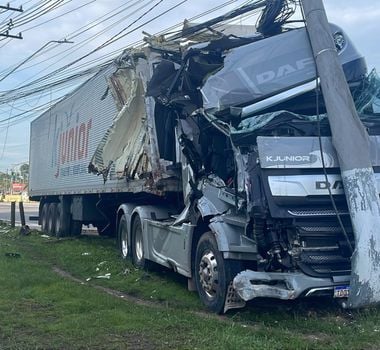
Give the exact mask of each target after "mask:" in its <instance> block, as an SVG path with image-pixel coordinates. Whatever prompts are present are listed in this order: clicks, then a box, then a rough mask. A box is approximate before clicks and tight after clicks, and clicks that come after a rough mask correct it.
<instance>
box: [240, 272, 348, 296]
mask: <svg viewBox="0 0 380 350" xmlns="http://www.w3.org/2000/svg"><path fill="white" fill-rule="evenodd" d="M349 283H350V276H332V277H329V278H316V277H311V276H307V275H305V274H303V273H299V272H294V273H283V272H257V271H251V270H245V271H242V272H240V273H239V274H238V275H237V276H236V277H235V278H234V280H233V287H234V289H235V291H236V293H237V294H238V295H239V296H240V298H242V299H243V300H244V301H248V300H251V299H254V298H259V297H265V298H276V299H282V300H292V299H296V298H298V297H299V296H311V295H313V294H316V293H318V292H321V291H329V290H331V291H333V290H334V287H338V286H342V285H346V286H347V285H349Z"/></svg>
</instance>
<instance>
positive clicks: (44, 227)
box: [41, 203, 49, 233]
mask: <svg viewBox="0 0 380 350" xmlns="http://www.w3.org/2000/svg"><path fill="white" fill-rule="evenodd" d="M48 211H49V203H44V204H43V206H42V210H41V230H42V231H43V232H46V233H47V231H48Z"/></svg>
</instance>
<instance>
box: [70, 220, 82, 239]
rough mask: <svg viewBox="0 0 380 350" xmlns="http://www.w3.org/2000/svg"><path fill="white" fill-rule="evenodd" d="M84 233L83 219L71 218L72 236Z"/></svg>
mask: <svg viewBox="0 0 380 350" xmlns="http://www.w3.org/2000/svg"><path fill="white" fill-rule="evenodd" d="M81 233H82V221H78V220H72V219H71V220H70V236H80V234H81Z"/></svg>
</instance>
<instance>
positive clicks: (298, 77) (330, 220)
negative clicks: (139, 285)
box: [30, 4, 380, 312]
mask: <svg viewBox="0 0 380 350" xmlns="http://www.w3.org/2000/svg"><path fill="white" fill-rule="evenodd" d="M261 5H262V4H261ZM255 8H256V7H255V6H254V5H247V6H245V7H243V8H240V9H238V10H236V11H233V12H232V13H229V14H227V15H225V16H222V17H220V18H216V19H213V20H211V21H209V22H207V23H205V24H202V25H191V24H189V23H187V24H186V26H185V27H184V29H183V31H182V33H181V34H179V35H174V36H173V35H172V36H169V37H167V38H163V37H159V38H156V37H148V38H146V42H147V43H146V45H144V46H142V47H139V48H137V49H130V50H126V51H125V52H124V53H123V54H122V55H121V56H120V57H119V58H118V59H117V60H116V61H115V62H113V63H112V64H110V65H109V66H107V67H104V68H103V69H101V70H100V71H99V72H98V73H97V74H96V75H95V76H94V77H92V78H91V79H89V80H88V81H87V82H86V83H84V84H83V85H82V86H80V87H79V88H78V89H77V90H75V91H74V92H73V93H71V94H69V95H68V96H66V97H65V98H64V99H63V100H62V101H60V102H59V103H57V104H56V105H55V106H53V107H52V108H51V109H49V110H48V111H46V112H45V113H44V114H43V115H41V116H40V117H39V118H37V119H36V120H34V121H33V122H32V125H31V145H30V196H31V199H32V200H39V201H40V223H41V225H42V228H43V229H44V230H45V231H47V232H49V233H50V234H52V235H57V236H67V235H77V234H80V231H81V227H82V225H83V224H92V225H94V226H96V227H97V228H98V231H99V233H100V234H107V235H114V236H115V237H116V239H117V242H118V247H119V250H120V253H121V255H122V256H123V257H124V258H126V257H128V256H131V258H132V260H133V263H134V264H135V265H137V266H139V267H144V266H145V265H146V264H147V263H148V262H154V263H158V264H161V265H163V266H166V267H168V268H171V269H173V270H175V271H177V272H178V273H180V274H182V275H184V276H186V277H188V279H189V286H190V287H192V288H193V287H194V288H195V289H196V290H197V291H198V293H199V295H200V298H201V299H202V301H203V302H204V304H205V305H206V306H208V307H209V308H210V309H211V310H213V311H215V312H223V311H225V310H227V309H229V308H233V307H240V306H243V305H244V303H245V301H247V300H249V299H253V298H256V297H273V298H280V299H294V298H297V297H302V296H310V295H318V294H326V293H330V294H332V295H335V296H337V297H346V296H347V292H348V285H349V280H350V269H351V266H350V257H351V255H352V251H351V248H350V247H352V245H353V244H354V237H353V233H352V227H351V223H350V219H349V215H348V210H347V204H346V201H345V197H344V192H343V187H342V183H341V179H340V176H339V163H338V160H337V156H336V153H335V151H334V148H333V146H332V144H331V140H330V135H331V134H330V130H329V126H328V122H327V118H325V116H324V115H321V116H318V117H316V107H317V106H316V105H317V103H318V104H319V110H320V111H321V112H322V113H323V112H324V105H323V100H322V98H319V100H317V99H316V96H318V95H319V96H320V97H321V92H320V91H318V92H317V91H316V88H315V86H316V84H315V81H316V79H317V77H316V69H315V64H314V60H313V56H312V53H311V49H310V44H309V40H308V37H307V32H306V29H305V28H304V27H301V28H297V29H286V23H285V22H286V18H285V17H284V16H280V15H279V16H280V18H282V20H283V22H281V23H280V24H281V25H279V22H278V21H275V22H273V17H271V16H269V17H270V18H268V11H267V12H265V11H264V15H263V17H262V19H261V21H260V25H259V27H258V31H254V30H253V29H252V27H241V26H232V25H226V24H225V23H224V21H227V20H229V19H231V18H234V17H236V16H237V15H240V14H242V13H246V12H247V11H250V10H253V9H255ZM279 11H281V8H280V9H279ZM279 14H280V12H279ZM331 31H332V35H333V36H334V39H335V43H336V48H337V51H338V53H339V57H340V59H341V63H342V66H343V69H344V71H345V74H346V78H347V81H348V83H349V84H350V87H351V89H352V91H353V92H355V96H357V101H359V102H358V104H359V105H360V106H359V107H360V112H361V117H362V121H363V123H364V124H365V125H366V126H367V128H368V130H369V133H370V134H371V140H372V148H373V150H374V152H373V157H372V158H373V165H374V169H375V171H377V170H378V169H379V166H380V157H379V154H380V153H379V152H376V150H378V144H379V142H380V138H379V137H378V136H377V135H378V134H379V131H380V128H379V126H380V123H379V121H378V119H377V117H376V113H375V111H374V110H373V108H372V107H371V106H372V105H371V101H372V100H373V98H375V96H374V95H373V91H374V90H373V89H372V90H371V89H370V87H371V86H372V85H371V84H373V77H368V76H367V75H366V65H365V61H364V59H363V57H361V56H360V55H359V54H358V52H357V51H356V50H355V48H354V47H353V45H352V43H351V42H350V40H349V38H347V36H346V35H345V33H344V32H343V31H342V30H341V29H340V28H338V27H336V26H333V25H332V26H331ZM371 91H372V94H371ZM359 107H358V108H359ZM321 145H322V146H323V147H322V149H321V147H320V146H321ZM322 155H323V157H322ZM325 173H326V174H327V175H326V174H325ZM329 189H330V191H329ZM331 197H333V199H334V201H335V204H336V208H334V206H333V205H332V198H331ZM337 215H339V216H340V220H338V218H337Z"/></svg>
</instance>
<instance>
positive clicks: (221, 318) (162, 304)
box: [53, 266, 260, 349]
mask: <svg viewBox="0 0 380 350" xmlns="http://www.w3.org/2000/svg"><path fill="white" fill-rule="evenodd" d="M53 271H54V272H55V273H57V274H58V275H59V276H61V277H63V278H66V279H68V280H71V281H73V282H76V283H79V284H82V285H87V286H89V287H91V288H94V289H96V290H99V291H101V292H103V293H106V294H109V295H112V296H114V297H116V298H120V299H123V300H126V301H128V302H131V303H134V304H137V305H140V306H147V307H152V308H159V309H171V308H172V307H171V306H168V304H167V303H166V302H160V301H156V302H155V301H149V300H144V299H140V298H138V297H136V296H133V295H131V294H127V293H123V292H121V291H119V290H115V289H111V288H107V287H103V286H99V285H97V284H93V283H89V282H86V281H84V280H82V279H80V278H77V277H75V276H73V275H72V274H70V273H69V272H67V271H64V270H62V269H60V268H59V267H57V266H54V267H53ZM189 312H190V313H191V314H193V315H196V316H199V317H202V318H205V319H210V320H219V321H223V322H231V319H230V318H229V317H227V316H225V315H217V314H214V313H211V312H207V311H189ZM241 326H242V327H244V328H250V329H252V330H257V329H258V328H260V327H258V326H256V325H251V324H247V325H245V324H241ZM132 349H134V348H133V347H132Z"/></svg>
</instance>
